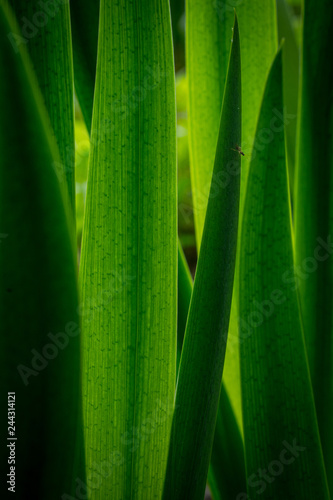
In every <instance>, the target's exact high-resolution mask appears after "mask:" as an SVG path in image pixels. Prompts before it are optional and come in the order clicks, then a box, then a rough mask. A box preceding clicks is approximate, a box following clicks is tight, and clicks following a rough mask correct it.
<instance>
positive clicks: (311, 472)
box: [240, 51, 329, 500]
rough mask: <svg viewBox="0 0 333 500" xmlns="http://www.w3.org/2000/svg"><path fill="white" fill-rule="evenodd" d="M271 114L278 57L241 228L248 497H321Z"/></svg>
mask: <svg viewBox="0 0 333 500" xmlns="http://www.w3.org/2000/svg"><path fill="white" fill-rule="evenodd" d="M274 109H276V110H278V111H279V112H280V113H283V100H282V54H281V51H279V52H278V54H277V56H276V58H275V61H274V63H273V66H272V69H271V71H270V74H269V77H268V81H267V84H266V90H265V94H264V98H263V103H262V107H261V112H260V117H259V121H258V126H257V134H256V137H257V139H258V142H257V149H256V150H255V151H254V153H253V155H252V159H251V164H250V171H249V179H248V186H247V193H246V199H245V206H244V218H243V226H242V240H241V244H242V251H241V260H240V318H241V335H240V338H241V343H240V359H241V381H242V403H243V421H244V439H245V450H246V470H247V474H248V495H249V496H250V498H251V499H256V498H258V499H259V498H262V493H263V492H264V496H265V498H267V499H271V500H275V499H277V498H302V499H308V500H313V499H314V498H322V499H327V498H329V494H328V490H327V484H326V476H325V469H324V466H323V460H322V453H321V446H320V440H319V434H318V427H317V420H316V413H315V407H314V402H313V396H312V391H311V384H310V380H309V372H308V366H307V359H306V354H305V348H304V340H303V333H302V328H301V322H300V317H299V310H298V301H297V294H296V290H295V287H294V286H293V282H292V283H291V282H290V281H288V280H286V279H285V278H286V275H285V273H286V272H287V273H288V272H289V271H292V269H293V248H292V235H291V220H290V205H289V193H288V182H287V171H286V160H285V139H284V130H283V127H282V128H281V126H277V124H276V121H275V120H272V117H273V116H274V114H273V113H272V110H274ZM263 130H264V131H265V134H266V137H267V140H266V141H265V143H263V142H260V137H261V136H262V131H263ZM268 138H269V140H268ZM259 146H260V147H259ZM263 474H264V476H263ZM278 476H279V477H278ZM280 476H281V477H280ZM263 478H264V479H263ZM266 478H267V479H266Z"/></svg>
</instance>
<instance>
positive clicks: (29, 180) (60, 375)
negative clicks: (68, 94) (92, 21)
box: [0, 4, 85, 500]
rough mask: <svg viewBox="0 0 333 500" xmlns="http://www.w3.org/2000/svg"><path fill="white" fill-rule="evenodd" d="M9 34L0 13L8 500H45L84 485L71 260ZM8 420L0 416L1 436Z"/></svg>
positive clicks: (44, 137) (22, 60)
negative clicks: (9, 405) (10, 407)
mask: <svg viewBox="0 0 333 500" xmlns="http://www.w3.org/2000/svg"><path fill="white" fill-rule="evenodd" d="M13 33H18V27H17V25H16V23H15V22H14V18H13V15H12V13H11V11H10V10H9V8H8V6H6V5H4V4H1V6H0V61H1V67H2V68H5V70H6V77H5V78H2V79H1V81H0V101H1V103H0V107H1V116H0V122H1V130H2V134H1V135H0V146H1V158H0V176H1V182H0V186H1V194H0V233H1V240H0V242H1V243H0V260H1V266H0V267H1V275H0V283H1V287H0V294H1V300H0V304H1V336H0V338H1V349H0V351H1V367H2V377H1V387H2V393H3V394H6V393H7V392H12V391H13V392H15V396H16V401H15V411H16V415H15V423H14V426H15V430H14V433H15V436H16V438H17V441H15V443H16V463H15V465H14V466H15V476H16V488H15V494H16V495H17V497H18V498H28V497H31V498H36V499H43V500H44V499H47V498H51V496H52V498H60V497H61V495H63V494H74V491H75V486H76V485H75V479H76V478H80V480H82V481H84V480H85V478H84V471H83V470H80V469H79V466H78V460H79V456H78V454H77V452H78V449H77V447H79V444H80V443H79V442H78V441H77V440H76V438H77V436H78V435H79V433H80V431H82V428H80V380H79V369H80V363H79V350H80V346H79V333H80V328H79V318H78V300H77V286H76V252H75V250H74V247H73V245H72V234H73V231H74V225H73V220H72V218H71V212H70V211H69V210H68V211H67V209H66V207H68V206H67V203H66V202H65V198H66V196H67V195H66V194H65V193H62V189H61V188H62V187H61V185H60V184H59V179H58V177H57V174H56V171H55V169H54V168H53V163H54V162H55V161H60V157H59V152H58V150H57V146H56V143H55V142H54V138H53V137H52V136H51V134H50V122H49V118H48V116H47V115H46V110H45V108H44V104H43V98H42V95H41V93H40V91H39V89H38V83H37V80H36V78H35V75H34V73H33V69H32V66H31V64H30V60H29V58H28V55H27V52H26V49H25V47H23V46H20V47H18V49H17V50H14V49H13V46H12V44H11V40H10V37H9V36H8V35H12V34H13ZM64 191H66V187H65V189H64ZM5 420H6V416H5V412H2V417H1V423H2V429H3V431H4V432H5V429H7V422H5ZM6 434H7V432H6ZM9 442H11V441H7V443H9ZM8 450H9V448H7V447H6V446H5V445H4V449H3V451H2V454H1V471H2V477H3V478H4V488H5V489H6V490H7V487H9V484H7V483H6V478H7V477H8V476H7V474H8V473H9V464H8V462H7V460H8V456H9V453H7V452H8ZM81 458H82V457H81ZM50 492H52V493H50ZM6 493H7V494H9V495H13V496H15V494H13V493H10V492H8V491H6ZM2 496H3V497H5V494H3V495H2Z"/></svg>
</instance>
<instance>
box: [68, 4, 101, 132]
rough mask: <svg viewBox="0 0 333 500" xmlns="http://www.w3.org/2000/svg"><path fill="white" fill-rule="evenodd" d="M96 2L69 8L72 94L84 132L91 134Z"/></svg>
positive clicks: (95, 49)
mask: <svg viewBox="0 0 333 500" xmlns="http://www.w3.org/2000/svg"><path fill="white" fill-rule="evenodd" d="M99 4H100V2H99V1H94V2H90V1H88V0H81V1H80V2H76V1H73V2H71V4H70V11H71V25H72V35H73V59H74V75H75V91H76V94H77V97H78V100H79V103H80V107H81V110H82V114H83V118H84V121H85V124H86V126H87V129H88V130H89V132H90V130H91V122H92V109H93V100H94V88H95V74H96V62H97V42H98V21H99Z"/></svg>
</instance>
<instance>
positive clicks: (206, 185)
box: [186, 0, 277, 427]
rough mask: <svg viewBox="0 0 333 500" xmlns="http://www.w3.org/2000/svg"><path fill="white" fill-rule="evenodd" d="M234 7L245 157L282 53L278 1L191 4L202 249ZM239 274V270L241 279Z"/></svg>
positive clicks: (235, 374)
mask: <svg viewBox="0 0 333 500" xmlns="http://www.w3.org/2000/svg"><path fill="white" fill-rule="evenodd" d="M233 7H236V9H237V15H238V19H239V27H240V37H241V56H242V82H243V85H242V145H241V146H242V148H243V150H244V151H245V152H246V157H248V154H249V153H250V151H251V149H252V147H253V143H254V132H255V126H256V123H257V117H258V113H259V107H260V103H261V99H262V95H263V91H264V86H265V82H266V78H267V73H268V71H269V68H270V65H271V63H272V60H273V57H274V55H275V53H276V50H277V32H276V12H275V0H268V1H265V2H262V1H261V0H239V1H238V0H237V1H234V2H224V1H222V0H214V2H207V1H206V0H187V17H186V19H187V31H186V32H187V49H186V53H187V74H188V84H189V104H188V112H189V139H190V144H189V145H190V160H191V183H192V191H193V212H194V221H195V230H196V241H197V248H198V249H199V247H200V241H201V235H202V231H203V225H204V221H205V215H206V207H207V201H208V195H209V189H210V183H211V176H212V171H213V164H214V155H215V149H216V142H217V137H218V130H219V120H220V110H221V105H222V96H223V92H224V85H225V80H226V71H227V64H228V63H227V61H228V54H229V44H230V39H231V38H232V36H233V32H232V22H233ZM203 89H204V91H203ZM247 169H248V167H247V162H243V169H242V186H241V193H242V194H241V207H242V205H243V199H244V195H245V191H246V188H245V186H246V177H247ZM237 268H238V266H236V275H237ZM237 282H238V280H236V283H235V287H234V297H233V301H232V311H231V319H230V332H229V333H230V334H231V336H232V340H233V343H232V349H230V348H229V347H228V348H227V354H226V361H225V370H224V374H223V381H224V384H225V387H226V390H227V391H228V394H229V397H230V399H231V403H232V406H233V408H234V410H235V412H236V415H237V417H238V421H239V425H240V427H241V425H242V423H241V420H240V418H239V417H240V415H241V404H240V400H241V398H240V380H239V378H240V376H239V346H238V341H237V339H238V325H237V315H238V312H237V311H238V304H237V301H238V292H237Z"/></svg>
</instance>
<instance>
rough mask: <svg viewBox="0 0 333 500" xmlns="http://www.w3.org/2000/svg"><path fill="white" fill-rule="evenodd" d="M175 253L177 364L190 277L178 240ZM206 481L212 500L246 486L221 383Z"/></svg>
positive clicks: (233, 423) (234, 423)
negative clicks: (176, 257)
mask: <svg viewBox="0 0 333 500" xmlns="http://www.w3.org/2000/svg"><path fill="white" fill-rule="evenodd" d="M178 244H179V243H178ZM178 256H179V259H178V336H177V366H178V364H179V361H180V357H181V351H182V345H183V340H184V333H185V326H186V320H187V315H188V309H189V306H190V302H191V294H192V277H191V274H190V271H189V268H188V266H187V263H186V259H185V256H184V253H183V250H182V248H181V245H180V244H179V253H178ZM208 483H209V487H210V490H211V492H212V494H213V498H214V500H220V499H221V500H224V499H225V500H226V499H228V498H235V497H236V496H237V493H238V492H239V490H240V488H241V489H242V486H243V487H244V488H245V462H244V448H243V441H242V437H241V434H240V431H239V427H238V424H237V421H236V419H235V415H234V412H233V409H232V406H231V404H230V400H229V397H228V394H227V392H226V390H225V387H224V384H222V387H221V394H220V402H219V412H218V415H217V420H216V427H215V435H214V442H213V448H212V455H211V461H210V468H209V472H208Z"/></svg>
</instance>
